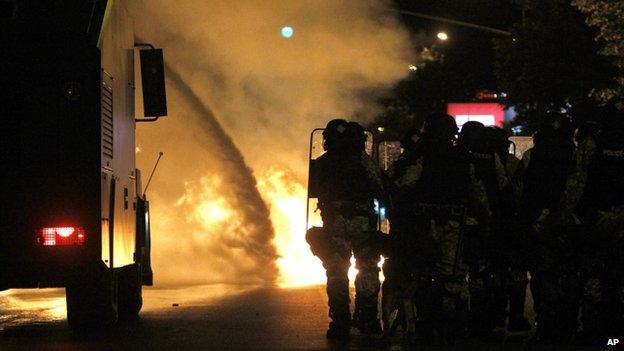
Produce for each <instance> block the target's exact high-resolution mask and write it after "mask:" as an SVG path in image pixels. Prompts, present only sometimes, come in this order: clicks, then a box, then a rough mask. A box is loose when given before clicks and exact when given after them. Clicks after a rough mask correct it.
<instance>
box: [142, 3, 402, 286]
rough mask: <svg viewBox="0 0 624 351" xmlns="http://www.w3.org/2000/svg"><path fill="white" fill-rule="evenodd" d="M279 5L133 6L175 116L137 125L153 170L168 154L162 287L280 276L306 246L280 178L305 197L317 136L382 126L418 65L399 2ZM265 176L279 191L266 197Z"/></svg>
mask: <svg viewBox="0 0 624 351" xmlns="http://www.w3.org/2000/svg"><path fill="white" fill-rule="evenodd" d="M268 3H269V2H267V1H261V0H248V1H238V2H231V1H226V0H214V1H201V0H179V1H172V0H133V1H132V2H131V3H130V11H131V13H132V14H133V16H134V18H135V22H136V34H137V36H140V37H141V38H144V39H145V40H146V41H148V42H152V43H153V44H155V45H156V46H158V47H162V48H163V49H164V52H165V60H166V62H167V64H168V65H169V69H168V70H167V79H168V82H167V83H168V91H167V93H168V102H169V110H170V113H169V116H168V117H166V118H163V119H161V120H160V121H158V122H157V123H153V124H148V125H139V126H138V127H137V134H138V144H139V146H140V150H141V151H140V152H139V153H138V154H137V160H138V163H139V165H140V166H141V167H142V168H143V169H144V173H147V170H148V169H149V168H150V167H151V164H152V163H153V160H154V159H155V156H156V154H157V152H158V151H159V150H162V151H164V152H165V158H164V159H163V161H162V168H161V169H160V170H159V171H158V173H157V175H156V177H155V179H154V181H153V184H152V185H150V194H149V197H150V199H151V204H152V212H153V219H152V221H153V222H152V226H153V228H152V230H153V235H154V238H153V241H154V243H153V247H154V249H153V250H154V255H155V257H154V265H155V267H154V268H155V271H156V273H157V278H158V277H161V279H162V281H165V282H172V283H174V282H185V283H189V282H242V283H248V282H270V281H274V280H275V279H276V277H277V274H278V269H277V266H276V258H277V256H278V255H280V256H281V257H282V258H284V257H285V256H288V254H289V252H290V251H291V249H292V250H297V248H296V247H299V249H300V246H301V245H305V242H304V241H303V230H304V228H303V225H302V226H301V232H300V233H299V232H297V233H293V232H292V228H293V227H294V226H293V222H292V221H293V220H292V219H291V218H289V217H293V218H294V217H296V218H300V217H301V216H300V215H301V214H298V213H297V214H295V213H291V214H289V213H288V210H285V209H279V213H276V208H275V206H274V205H275V204H276V203H277V200H278V197H279V196H281V195H280V194H281V192H280V191H281V190H280V189H281V188H280V187H281V186H282V185H280V184H282V183H279V182H278V183H276V181H274V180H273V181H271V182H267V179H275V177H273V178H271V177H272V176H274V175H275V172H279V174H280V178H279V181H280V182H282V181H288V182H290V184H283V187H284V188H285V190H284V191H285V194H286V195H287V196H289V198H292V197H293V196H295V197H297V196H298V197H300V202H304V201H305V199H304V198H303V196H304V194H303V192H301V191H299V190H298V189H300V188H302V187H304V186H305V178H306V171H307V146H308V138H309V133H310V131H311V130H312V129H313V128H315V127H322V126H324V125H325V123H326V122H327V121H328V120H330V119H331V118H335V117H342V118H347V119H358V120H360V121H366V120H368V119H370V118H372V117H373V116H374V115H375V113H376V112H377V111H378V106H377V105H376V104H375V101H376V99H377V98H378V97H382V96H385V95H386V94H388V92H389V91H390V88H391V87H392V86H393V85H394V84H395V83H396V82H397V81H398V80H400V79H401V78H403V77H404V76H405V75H407V74H408V73H409V70H408V67H409V65H410V64H413V63H414V62H413V59H414V57H413V52H412V46H411V44H410V40H409V36H408V34H407V32H406V31H405V30H404V29H403V28H402V27H401V25H400V23H399V21H398V19H397V18H396V17H395V16H396V15H395V14H394V13H393V12H390V11H387V10H388V9H390V2H389V1H376V0H361V1H329V0H314V1H312V0H309V1H273V2H270V5H269V4H268ZM285 25H289V26H291V27H293V28H294V31H295V32H294V35H293V37H292V38H290V39H286V38H283V37H282V36H281V35H280V30H281V28H282V27H283V26H285ZM242 155H244V156H245V158H244V159H243V156H242ZM252 170H253V171H252ZM256 178H258V179H259V180H260V181H261V183H262V184H271V186H270V187H268V186H262V187H261V191H262V193H261V192H259V191H258V188H257V186H256ZM293 186H294V187H293ZM267 189H269V190H267ZM293 189H296V190H297V191H296V192H295V190H293ZM286 195H284V196H286ZM298 208H299V207H297V206H295V207H294V208H293V209H292V210H295V209H298ZM276 214H279V215H280V216H282V217H284V218H281V219H279V218H276ZM304 215H305V214H304ZM289 220H290V222H289ZM283 222H284V223H286V224H284V223H283ZM276 223H277V224H276ZM273 225H275V226H276V230H274V229H273ZM292 236H296V242H297V244H293V240H292V239H293V238H292ZM284 243H289V244H288V245H291V246H292V245H294V246H292V247H291V246H289V247H285V246H284V245H286V244H284ZM302 243H303V244H302ZM276 245H277V248H276ZM295 246H296V247H295ZM306 254H307V253H306ZM308 255H309V254H308ZM297 257H299V256H297ZM298 263H299V264H302V263H301V261H293V262H289V264H290V265H291V266H292V265H297V264H298ZM305 264H307V263H305ZM291 268H292V267H291Z"/></svg>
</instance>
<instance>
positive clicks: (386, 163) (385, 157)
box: [375, 140, 403, 234]
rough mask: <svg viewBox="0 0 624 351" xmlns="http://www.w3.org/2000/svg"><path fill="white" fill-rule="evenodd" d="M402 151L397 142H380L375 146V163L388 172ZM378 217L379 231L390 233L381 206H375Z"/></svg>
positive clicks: (383, 209)
mask: <svg viewBox="0 0 624 351" xmlns="http://www.w3.org/2000/svg"><path fill="white" fill-rule="evenodd" d="M401 153H403V149H402V148H401V142H400V141H398V140H387V141H382V142H380V143H379V145H377V162H378V163H379V166H380V167H381V169H382V170H383V171H384V172H388V171H389V170H390V167H391V166H392V164H393V163H394V162H395V161H396V160H397V159H398V158H399V156H401ZM375 210H376V211H377V214H378V215H379V230H380V231H381V232H383V233H385V234H389V233H390V221H389V220H388V218H387V217H386V216H387V215H388V214H387V212H386V209H385V208H384V207H383V206H379V205H378V204H376V209H375Z"/></svg>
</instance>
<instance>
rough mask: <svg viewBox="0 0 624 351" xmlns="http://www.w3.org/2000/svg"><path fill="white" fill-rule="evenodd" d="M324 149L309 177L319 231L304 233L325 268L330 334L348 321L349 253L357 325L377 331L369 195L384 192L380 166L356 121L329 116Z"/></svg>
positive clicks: (342, 331)
mask: <svg viewBox="0 0 624 351" xmlns="http://www.w3.org/2000/svg"><path fill="white" fill-rule="evenodd" d="M323 137H324V146H325V150H326V152H325V154H323V155H322V156H321V157H319V158H318V159H317V160H315V161H314V162H315V164H314V167H313V168H314V169H315V170H314V176H313V177H311V181H312V182H314V183H315V184H314V187H315V188H316V189H318V199H319V205H318V207H319V209H320V210H321V217H322V219H323V230H322V233H323V234H322V235H318V231H317V234H316V235H312V233H313V232H309V233H308V238H307V239H308V242H309V243H310V247H311V249H312V251H313V252H314V254H315V255H317V256H319V258H320V259H321V261H322V262H323V267H324V268H325V269H326V271H327V295H328V300H329V316H330V318H331V323H330V325H329V329H328V331H327V337H328V338H330V339H342V338H346V337H347V336H348V334H349V329H350V327H351V315H350V308H349V279H348V276H347V272H348V269H349V265H350V257H351V254H352V253H353V255H354V256H355V260H356V268H357V269H358V274H357V276H356V280H355V287H356V296H357V298H356V299H357V304H356V305H357V309H358V310H357V311H356V313H355V314H356V316H357V327H358V328H359V329H360V331H361V332H362V333H367V334H371V333H372V334H375V333H380V332H381V327H380V323H379V320H378V318H377V303H378V294H379V286H380V281H379V268H378V267H377V263H378V262H379V259H380V253H379V249H378V248H377V247H375V245H374V244H373V243H374V241H375V240H374V237H375V235H376V234H377V233H376V221H377V217H376V215H375V212H374V204H373V200H374V199H375V198H381V197H382V196H383V186H382V183H381V176H380V170H379V168H378V167H377V166H376V165H375V164H374V163H373V161H372V159H371V158H370V157H369V156H368V155H366V153H365V152H364V143H365V135H364V130H363V129H362V128H361V126H359V125H357V124H353V123H349V122H346V121H344V120H340V119H338V120H332V121H330V122H329V123H328V124H327V127H326V128H325V131H324V132H323Z"/></svg>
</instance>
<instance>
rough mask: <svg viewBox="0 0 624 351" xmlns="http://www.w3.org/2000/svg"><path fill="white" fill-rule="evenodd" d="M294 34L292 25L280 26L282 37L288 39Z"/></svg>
mask: <svg viewBox="0 0 624 351" xmlns="http://www.w3.org/2000/svg"><path fill="white" fill-rule="evenodd" d="M294 34H295V30H294V29H293V27H291V26H284V27H282V37H284V38H286V39H290V38H292V36H293V35H294Z"/></svg>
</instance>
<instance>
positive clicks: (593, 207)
mask: <svg viewBox="0 0 624 351" xmlns="http://www.w3.org/2000/svg"><path fill="white" fill-rule="evenodd" d="M617 103H618V101H617V100H612V101H611V102H610V103H609V104H607V106H606V107H605V108H604V114H603V116H602V121H601V129H600V131H599V132H597V133H596V128H595V125H592V124H590V125H585V126H582V127H583V128H582V129H581V130H580V131H579V133H577V142H578V148H577V151H576V155H575V156H576V167H575V170H574V172H573V173H572V174H571V175H570V177H569V178H568V180H567V183H566V189H565V192H564V195H563V197H562V201H561V213H560V214H559V217H560V220H561V221H566V220H568V221H569V219H570V218H574V216H573V215H576V216H578V218H580V220H581V221H582V223H583V227H582V228H584V229H585V230H584V232H583V233H582V238H583V239H584V240H583V241H582V242H581V243H580V244H578V245H577V246H578V248H577V250H578V251H580V253H581V254H580V255H579V256H580V257H581V259H580V260H579V261H581V262H580V269H579V271H580V272H579V273H580V285H581V291H582V293H581V325H582V331H581V335H580V339H581V341H584V342H588V343H591V344H600V343H602V342H604V340H605V339H606V338H609V337H611V335H617V333H619V332H621V331H622V330H624V329H623V328H624V274H623V273H622V272H623V270H624V260H623V259H622V251H623V250H624V196H623V194H624V125H623V124H624V123H623V121H624V113H623V112H622V110H621V109H620V108H621V107H624V106H621V107H620V108H618V106H617Z"/></svg>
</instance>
